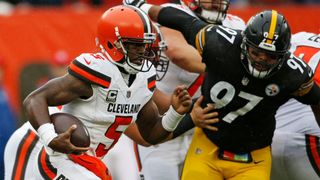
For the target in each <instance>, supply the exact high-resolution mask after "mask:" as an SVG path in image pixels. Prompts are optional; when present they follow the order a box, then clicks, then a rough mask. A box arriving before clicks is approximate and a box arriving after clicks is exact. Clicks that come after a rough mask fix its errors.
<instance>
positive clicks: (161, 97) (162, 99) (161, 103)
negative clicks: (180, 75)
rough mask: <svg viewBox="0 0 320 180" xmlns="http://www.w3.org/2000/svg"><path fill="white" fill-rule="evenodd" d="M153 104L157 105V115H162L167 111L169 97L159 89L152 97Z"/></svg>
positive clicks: (169, 103) (169, 102)
mask: <svg viewBox="0 0 320 180" xmlns="http://www.w3.org/2000/svg"><path fill="white" fill-rule="evenodd" d="M152 99H153V102H154V103H155V104H156V105H157V107H158V111H159V113H160V114H161V115H162V114H164V113H165V112H167V111H168V109H169V107H170V105H171V97H170V95H167V94H165V93H164V92H162V91H161V90H159V89H157V88H156V89H155V91H154V93H153V96H152Z"/></svg>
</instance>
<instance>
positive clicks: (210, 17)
mask: <svg viewBox="0 0 320 180" xmlns="http://www.w3.org/2000/svg"><path fill="white" fill-rule="evenodd" d="M124 3H126V4H132V5H135V6H139V5H137V4H138V3H141V4H140V6H141V5H142V4H143V3H144V1H131V0H124ZM229 3H230V2H229V1H228V0H219V1H211V0H209V1H201V0H183V1H181V4H173V3H166V4H163V5H162V6H165V7H166V6H170V7H174V8H178V9H180V10H183V11H184V12H186V13H188V14H190V15H193V16H194V17H197V18H200V19H202V20H204V21H206V22H208V23H213V24H222V25H225V26H227V27H230V28H234V29H244V28H245V23H244V21H243V20H242V19H241V18H239V17H237V16H234V15H231V14H227V9H228V7H229ZM160 30H161V32H162V33H163V36H164V38H165V41H166V43H167V44H168V50H167V51H165V52H164V53H165V55H166V56H167V57H168V58H169V59H170V61H171V62H173V63H169V67H168V70H167V72H166V73H165V74H164V76H163V77H162V73H163V72H157V73H158V75H159V74H160V75H159V76H160V77H162V78H161V79H160V81H157V89H156V90H155V93H154V101H155V103H156V104H157V105H158V107H161V108H164V107H168V104H165V103H164V102H163V100H164V99H163V97H162V96H161V92H164V93H166V94H172V93H173V91H174V87H175V86H177V85H180V84H185V85H187V87H188V92H189V94H190V95H191V96H192V98H198V97H199V96H200V94H201V93H200V87H201V84H202V81H203V75H202V74H201V73H203V72H204V70H205V67H204V64H202V63H200V62H201V56H200V55H199V54H198V52H197V51H196V50H195V49H194V48H193V47H191V46H190V45H189V44H188V43H187V42H186V41H185V39H184V37H183V36H182V34H181V33H180V32H178V31H175V30H172V29H169V28H166V27H160ZM158 90H160V91H158ZM158 95H159V96H158ZM165 110H166V109H164V110H163V111H164V112H165ZM191 138H192V130H191V131H189V132H186V133H185V134H183V135H182V136H179V137H177V138H175V139H173V140H170V141H167V142H165V143H161V144H158V145H155V146H150V147H144V146H140V145H138V152H139V154H138V155H137V156H136V157H134V156H132V158H131V159H135V158H137V159H138V160H140V161H141V162H137V163H129V164H133V165H135V166H136V165H138V168H137V167H132V168H131V169H140V168H141V174H140V176H143V177H144V179H146V180H163V179H169V180H178V179H180V174H181V170H182V169H181V168H182V166H183V162H184V158H185V155H186V153H187V150H188V148H189V144H190V142H191ZM121 141H130V140H128V138H125V137H123V139H121ZM123 144H130V142H129V143H123ZM119 145H120V144H119ZM128 147H132V144H130V145H129V146H128ZM118 149H119V151H121V150H120V149H121V148H120V147H119V148H118ZM122 149H123V148H122ZM125 161H129V162H132V160H128V159H127V160H124V163H126V164H128V162H125ZM140 165H141V167H140ZM117 174H119V177H128V176H129V175H125V172H117ZM120 174H121V175H120ZM131 177H132V178H130V179H132V180H136V179H137V178H136V177H139V176H138V175H136V174H135V175H132V176H131ZM119 180H121V178H120V179H119Z"/></svg>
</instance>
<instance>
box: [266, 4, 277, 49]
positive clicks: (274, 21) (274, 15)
mask: <svg viewBox="0 0 320 180" xmlns="http://www.w3.org/2000/svg"><path fill="white" fill-rule="evenodd" d="M277 17H278V12H277V11H275V10H272V14H271V23H270V28H269V33H268V38H267V42H266V43H268V44H272V42H273V36H274V32H275V30H276V25H277Z"/></svg>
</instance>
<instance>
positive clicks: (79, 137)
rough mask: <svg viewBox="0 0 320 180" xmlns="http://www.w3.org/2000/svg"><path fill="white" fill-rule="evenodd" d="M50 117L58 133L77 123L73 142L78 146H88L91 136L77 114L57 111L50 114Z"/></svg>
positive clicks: (72, 136)
mask: <svg viewBox="0 0 320 180" xmlns="http://www.w3.org/2000/svg"><path fill="white" fill-rule="evenodd" d="M50 119H51V121H52V123H53V126H54V129H55V130H56V132H57V133H58V134H61V133H63V132H65V131H67V130H68V129H69V128H70V127H71V126H72V125H73V124H76V125H77V128H76V129H75V131H74V132H73V133H72V134H71V138H70V140H71V143H72V144H73V145H75V146H78V147H88V146H89V145H90V136H89V132H88V130H87V128H86V127H85V126H84V124H83V123H82V122H81V121H80V120H79V119H78V118H76V117H75V116H73V115H71V114H67V113H55V114H52V115H50Z"/></svg>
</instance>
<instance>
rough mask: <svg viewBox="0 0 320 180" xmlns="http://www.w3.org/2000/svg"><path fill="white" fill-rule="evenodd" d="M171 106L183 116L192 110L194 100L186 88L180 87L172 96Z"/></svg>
mask: <svg viewBox="0 0 320 180" xmlns="http://www.w3.org/2000/svg"><path fill="white" fill-rule="evenodd" d="M171 105H172V107H173V108H174V110H175V111H176V112H177V113H179V114H181V115H182V114H185V113H187V112H188V111H189V110H190V107H191V105H192V100H191V97H190V95H189V93H188V91H187V87H186V86H178V87H177V88H176V89H175V90H174V92H173V94H172V96H171Z"/></svg>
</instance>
